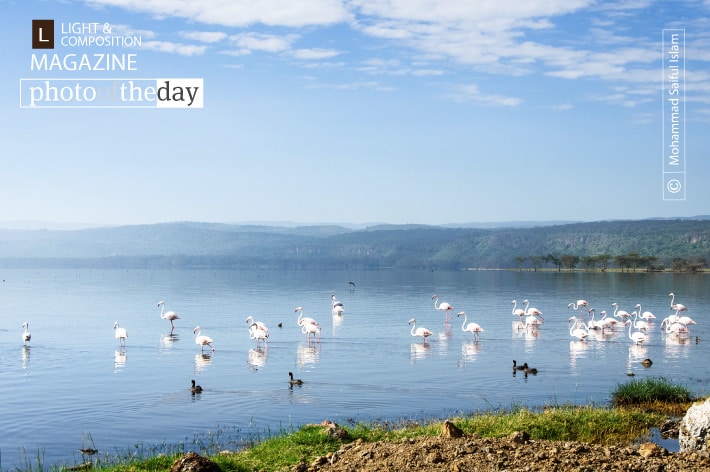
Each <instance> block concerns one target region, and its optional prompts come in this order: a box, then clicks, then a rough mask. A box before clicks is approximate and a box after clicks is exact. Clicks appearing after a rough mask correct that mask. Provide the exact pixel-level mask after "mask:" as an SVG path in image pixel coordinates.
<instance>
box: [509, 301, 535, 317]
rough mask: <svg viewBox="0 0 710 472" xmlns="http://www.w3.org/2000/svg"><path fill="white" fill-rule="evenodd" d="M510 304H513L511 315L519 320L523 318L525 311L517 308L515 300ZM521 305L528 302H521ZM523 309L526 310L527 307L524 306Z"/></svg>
mask: <svg viewBox="0 0 710 472" xmlns="http://www.w3.org/2000/svg"><path fill="white" fill-rule="evenodd" d="M510 303H512V304H513V315H515V316H519V317H520V318H522V317H523V316H525V310H524V309H523V308H518V302H517V301H516V300H513V301H512V302H510ZM523 303H528V304H529V303H530V302H528V301H527V300H523ZM525 307H526V308H527V305H525Z"/></svg>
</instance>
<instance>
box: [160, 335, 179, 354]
mask: <svg viewBox="0 0 710 472" xmlns="http://www.w3.org/2000/svg"><path fill="white" fill-rule="evenodd" d="M179 339H180V337H179V336H178V335H177V334H164V335H162V336H160V352H161V354H164V353H166V352H169V351H170V350H171V349H172V348H173V346H174V344H175V343H176V342H177V341H178V340H179Z"/></svg>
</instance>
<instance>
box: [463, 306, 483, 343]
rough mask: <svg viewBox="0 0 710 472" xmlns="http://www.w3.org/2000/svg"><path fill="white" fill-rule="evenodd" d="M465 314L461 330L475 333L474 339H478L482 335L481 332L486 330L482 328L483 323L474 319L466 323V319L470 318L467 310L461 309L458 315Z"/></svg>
mask: <svg viewBox="0 0 710 472" xmlns="http://www.w3.org/2000/svg"><path fill="white" fill-rule="evenodd" d="M461 315H463V324H462V325H461V331H463V332H466V331H470V332H471V333H473V339H474V341H478V339H479V338H480V336H481V333H482V332H483V331H484V330H483V328H481V325H479V324H478V323H474V322H473V321H472V322H470V323H468V324H466V321H467V319H468V315H466V313H465V312H463V311H461V312H459V314H458V315H457V316H461Z"/></svg>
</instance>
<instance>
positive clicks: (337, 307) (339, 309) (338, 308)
mask: <svg viewBox="0 0 710 472" xmlns="http://www.w3.org/2000/svg"><path fill="white" fill-rule="evenodd" d="M330 300H331V308H332V310H333V315H342V314H343V311H344V305H343V302H341V301H339V300H337V299H336V298H335V294H333V295H331V297H330Z"/></svg>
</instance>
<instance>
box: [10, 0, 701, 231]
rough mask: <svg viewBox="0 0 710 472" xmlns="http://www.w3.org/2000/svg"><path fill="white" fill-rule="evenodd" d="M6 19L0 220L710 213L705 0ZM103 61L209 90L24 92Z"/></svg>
mask: <svg viewBox="0 0 710 472" xmlns="http://www.w3.org/2000/svg"><path fill="white" fill-rule="evenodd" d="M36 19H45V20H47V19H51V20H54V25H55V26H54V27H55V32H54V36H53V38H54V40H55V48H54V49H52V50H48V49H33V48H32V32H33V27H32V20H36ZM0 23H1V24H2V28H0V38H1V39H2V44H3V47H2V49H0V50H1V51H2V55H3V59H4V60H3V66H2V67H1V68H0V84H2V87H0V109H1V110H2V113H1V114H0V150H1V151H0V199H2V201H3V202H4V204H3V205H1V206H0V226H2V225H3V224H6V225H7V224H10V223H14V224H17V222H30V221H41V222H51V223H54V224H69V225H72V224H86V225H132V224H151V223H161V222H171V221H206V222H224V223H243V222H275V223H279V222H296V223H299V224H320V223H350V224H374V223H393V224H434V225H442V224H458V223H469V222H510V221H520V220H524V221H551V220H552V221H556V220H560V221H597V220H609V219H643V218H651V217H689V216H695V215H707V214H710V207H709V204H710V185H708V184H707V180H708V178H709V177H710V133H709V132H708V127H709V126H710V62H709V61H710V0H704V1H700V0H699V1H691V0H689V1H673V0H664V1H651V0H619V1H591V0H544V1H543V0H510V1H507V2H500V1H496V0H481V1H476V2H472V1H470V0H450V1H443V0H442V1H432V0H347V1H342V0H309V1H295V0H261V1H259V2H254V1H246V0H234V1H230V2H225V1H222V0H200V1H198V0H195V1H187V0H58V1H53V0H43V1H38V0H14V1H8V0H0ZM77 24H78V25H92V24H98V25H99V27H98V29H97V33H96V34H94V33H93V32H92V31H90V28H91V27H90V26H88V27H87V28H88V29H87V30H82V31H84V32H81V31H80V32H79V33H76V34H75V33H73V32H72V31H71V28H70V26H71V25H77ZM83 27H84V26H82V28H83ZM105 27H107V29H106V30H104V28H105ZM65 29H66V31H64V30H65ZM102 31H104V32H103V33H102ZM105 31H109V32H110V35H111V36H113V37H117V38H123V39H122V41H123V43H121V44H118V45H114V46H86V45H85V43H86V41H88V40H89V38H91V39H92V40H94V43H95V42H96V41H97V38H99V39H100V37H103V36H106V34H104V33H105ZM678 32H681V33H682V36H679V35H676V36H675V38H676V39H677V38H682V39H684V41H680V42H677V41H676V42H675V44H676V50H675V51H671V45H672V44H673V36H672V34H673V33H678ZM125 38H128V40H130V38H139V40H140V42H139V44H134V45H130V44H127V43H126V41H127V40H126V39H125ZM82 40H83V41H84V43H81V42H80V41H82ZM62 41H65V43H62ZM70 41H75V43H74V44H73V45H72V44H70ZM76 42H79V44H78V45H77V43H76ZM134 42H135V43H138V41H134ZM673 52H674V53H675V54H676V55H675V56H674V58H675V62H673V61H672V60H671V59H672V57H671V56H672V53H673ZM44 54H47V55H48V57H49V59H48V62H47V63H45V66H44V67H45V68H44V69H43V70H37V69H38V68H40V67H34V66H33V56H34V57H35V58H41V57H42V55H44ZM101 54H103V55H109V56H111V55H115V56H117V57H125V56H126V55H129V54H130V55H132V56H130V57H132V58H133V60H134V64H133V66H132V68H131V69H129V70H120V69H119V70H110V71H106V70H93V69H101V64H98V65H97V64H94V65H90V64H91V62H92V61H96V59H95V58H96V57H98V56H96V55H101ZM82 55H86V58H87V60H88V61H89V62H88V63H87V65H85V66H84V69H82V70H67V69H71V67H70V65H69V66H67V65H66V64H67V63H66V62H64V61H65V60H66V59H67V57H68V58H77V57H79V58H81V57H82ZM55 56H56V58H57V59H56V60H57V63H56V64H55V65H54V66H52V67H49V64H50V63H51V60H52V59H51V58H53V57H55ZM35 60H37V59H35ZM35 65H36V64H35ZM40 69H41V68H40ZM87 69H91V70H87ZM109 78H110V79H120V80H122V81H123V82H121V83H124V84H125V83H126V81H128V80H135V81H136V82H135V83H139V84H142V85H144V84H153V83H155V84H158V85H160V84H163V83H164V82H160V81H159V80H157V79H165V78H168V79H173V80H172V83H173V85H175V84H178V85H181V84H182V85H185V84H188V85H186V86H189V84H190V83H192V82H181V80H183V79H201V80H202V82H201V83H200V84H201V97H202V99H203V104H202V107H201V108H190V107H184V106H183V107H182V108H156V107H148V108H140V107H138V108H137V107H130V108H129V107H126V106H113V107H108V106H95V107H86V106H84V105H86V103H82V104H80V105H81V106H75V107H66V106H60V105H61V104H60V103H59V102H60V100H56V101H55V102H51V101H47V102H46V104H47V106H35V107H29V106H25V105H27V97H28V96H30V95H29V92H28V90H29V89H28V87H30V86H34V87H36V90H35V92H33V93H39V92H42V90H43V89H42V84H44V82H43V80H46V79H51V80H52V82H51V85H52V86H57V87H61V86H63V85H62V84H72V87H73V86H74V85H75V84H80V85H83V86H84V87H85V89H84V90H86V87H87V86H89V85H91V84H97V83H99V82H98V80H99V79H100V80H105V79H109ZM139 79H140V80H142V82H138V80H139ZM77 81H79V82H77ZM103 83H105V82H103ZM23 84H24V85H23ZM47 87H49V85H47ZM72 87H69V90H68V91H67V93H69V92H70V91H73V90H75V89H73V88H72ZM171 90H172V91H173V92H175V90H176V89H171ZM18 91H19V93H18ZM182 91H183V92H184V95H183V97H185V96H186V93H187V92H186V89H183V90H182ZM48 93H49V92H48ZM673 94H677V95H673ZM178 98H179V97H178ZM673 98H676V101H675V102H673V101H672V99H673ZM38 101H39V102H40V105H41V104H43V103H45V102H42V101H41V100H39V99H38ZM88 101H89V100H85V102H88ZM124 103H125V102H122V104H124ZM156 103H157V101H156ZM162 103H166V102H165V101H163V102H162ZM174 103H180V104H182V105H184V104H185V103H187V102H180V101H178V100H176V101H174ZM673 107H676V108H675V111H676V112H677V113H676V115H675V117H676V128H673V127H672V123H671V121H672V119H673V118H672V115H671V113H672V111H673ZM673 133H675V135H674V134H673ZM674 139H675V141H673V140H674ZM673 142H674V143H675V145H673ZM672 153H676V154H673V155H672ZM671 181H672V182H676V183H680V188H679V187H678V186H675V187H671ZM673 192H675V193H673Z"/></svg>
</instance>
